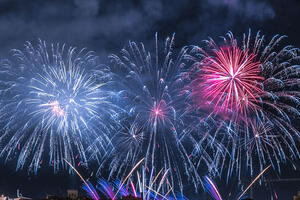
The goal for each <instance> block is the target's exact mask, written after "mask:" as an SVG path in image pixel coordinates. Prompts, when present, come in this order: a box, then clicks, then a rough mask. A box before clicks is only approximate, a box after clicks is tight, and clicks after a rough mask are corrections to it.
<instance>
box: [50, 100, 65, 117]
mask: <svg viewBox="0 0 300 200" xmlns="http://www.w3.org/2000/svg"><path fill="white" fill-rule="evenodd" d="M49 105H51V110H52V112H53V114H55V115H57V116H64V115H65V111H64V110H63V109H62V108H61V107H60V105H59V102H58V101H53V102H50V104H49Z"/></svg>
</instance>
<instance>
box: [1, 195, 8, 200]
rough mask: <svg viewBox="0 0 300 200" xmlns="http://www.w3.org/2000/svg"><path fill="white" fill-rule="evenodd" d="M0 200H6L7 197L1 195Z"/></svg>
mask: <svg viewBox="0 0 300 200" xmlns="http://www.w3.org/2000/svg"><path fill="white" fill-rule="evenodd" d="M0 200H8V197H6V196H4V195H3V194H2V195H1V196H0Z"/></svg>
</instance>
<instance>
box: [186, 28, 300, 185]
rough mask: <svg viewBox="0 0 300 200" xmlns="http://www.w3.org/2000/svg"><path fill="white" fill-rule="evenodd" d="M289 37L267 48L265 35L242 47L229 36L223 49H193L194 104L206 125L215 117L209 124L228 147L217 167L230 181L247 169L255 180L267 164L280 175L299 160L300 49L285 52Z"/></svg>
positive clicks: (220, 152) (210, 45) (218, 154)
mask: <svg viewBox="0 0 300 200" xmlns="http://www.w3.org/2000/svg"><path fill="white" fill-rule="evenodd" d="M284 37H285V36H278V35H276V36H274V37H273V38H272V39H271V41H270V42H269V43H266V44H265V37H264V36H260V34H259V32H258V33H257V34H256V36H255V37H254V40H252V37H251V34H250V31H249V34H248V35H246V34H244V37H243V40H242V43H241V45H239V43H238V41H237V40H236V39H235V38H234V36H233V34H232V33H231V32H229V33H228V34H227V36H226V37H223V43H222V44H221V45H218V44H217V43H216V42H215V41H214V40H212V39H210V40H208V41H206V44H207V47H205V48H200V47H194V48H193V49H192V50H191V53H190V55H191V56H190V60H192V61H193V62H194V65H193V67H192V70H191V72H190V79H191V80H192V82H191V83H190V85H189V87H188V88H189V91H190V92H191V95H190V97H191V101H192V105H193V107H194V108H196V109H197V111H196V112H202V113H203V111H206V112H207V113H208V114H206V115H204V116H202V119H203V121H206V122H207V119H211V118H214V123H211V122H207V123H210V124H211V125H213V127H214V128H211V129H210V131H211V133H210V134H212V135H214V138H215V140H218V141H219V143H220V144H222V145H224V147H225V148H222V149H217V151H216V152H215V153H214V155H215V156H213V157H214V160H213V163H214V164H212V166H213V167H214V168H215V169H216V170H217V171H222V170H223V169H225V168H226V169H228V173H227V179H228V177H229V176H230V174H232V172H233V171H236V172H237V173H238V175H239V177H240V175H241V169H243V168H246V169H247V168H250V171H251V175H252V174H253V171H254V169H255V167H254V166H255V165H254V163H256V162H257V163H258V165H259V170H260V171H261V170H262V169H263V168H264V166H265V165H267V164H271V165H272V166H273V168H277V169H279V170H280V166H279V165H280V163H282V162H286V161H288V160H297V159H299V158H300V154H299V150H298V149H299V136H300V135H299V132H298V130H297V129H296V128H295V127H294V126H293V124H294V123H293V119H295V118H296V117H299V115H300V112H299V97H300V88H299V56H298V54H299V49H298V48H294V47H292V46H284V47H281V48H280V46H279V44H280V42H281V40H282V39H283V38H284ZM212 132H213V133H212ZM224 149H226V152H224ZM225 154H227V155H229V156H228V157H227V156H226V155H225ZM226 166H227V167H226ZM256 170H257V169H256Z"/></svg>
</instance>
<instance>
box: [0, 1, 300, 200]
mask: <svg viewBox="0 0 300 200" xmlns="http://www.w3.org/2000/svg"><path fill="white" fill-rule="evenodd" d="M299 19H300V1H299V0H272V1H266V0H196V1H192V0H142V1H138V0H26V1H25V0H0V45H1V48H0V57H1V58H3V57H7V56H8V55H9V54H10V49H13V48H18V49H20V48H23V44H24V42H25V41H31V42H36V41H37V39H38V38H40V39H42V40H46V41H49V42H59V43H66V44H68V45H71V46H78V47H80V48H83V47H87V48H88V49H89V50H93V51H96V52H97V54H98V55H100V58H101V59H102V60H103V62H106V57H107V55H108V54H110V53H117V52H119V50H120V49H121V48H122V47H123V46H124V45H125V44H126V43H127V42H128V40H135V41H143V42H144V43H145V44H146V45H147V46H149V44H150V45H152V44H153V43H154V40H153V39H154V34H155V32H158V34H159V36H160V38H165V37H166V36H168V35H171V34H172V33H174V32H175V33H176V41H175V42H176V47H181V46H183V45H189V44H200V43H201V41H202V40H203V39H207V37H208V36H210V37H213V38H216V37H218V36H220V35H224V34H225V33H226V32H227V31H229V30H231V31H232V32H233V33H234V34H235V35H241V33H243V32H247V31H248V29H249V28H251V29H252V32H256V31H257V30H261V31H262V33H263V34H266V35H267V38H270V37H272V36H273V35H275V34H284V35H287V36H288V39H287V40H286V43H287V44H288V43H290V44H293V45H295V46H297V47H300V23H299ZM298 164H299V163H298ZM284 168H285V167H284ZM290 171H292V170H287V169H286V170H284V171H283V175H282V176H283V177H291V178H295V177H297V178H300V175H299V174H300V173H299V169H298V171H292V172H290ZM83 173H86V172H84V170H83ZM269 176H270V177H271V178H272V177H274V176H275V173H272V172H270V175H269ZM78 185H80V181H79V179H78V178H77V177H76V176H69V175H66V173H64V172H62V173H59V174H58V175H53V173H52V171H51V170H49V169H43V170H41V171H40V172H39V173H38V175H37V176H34V175H30V176H28V175H26V171H19V172H15V166H14V165H3V163H1V164H0V194H1V193H5V194H9V195H12V193H13V192H14V191H15V190H16V188H20V189H22V192H23V194H24V195H28V196H33V197H42V196H44V195H45V193H47V192H48V193H57V194H63V192H64V190H65V189H66V188H68V187H78ZM274 187H276V191H277V192H278V194H279V197H280V198H279V199H284V200H289V199H292V194H295V193H296V190H297V189H298V190H300V182H294V183H292V184H287V183H281V185H280V184H278V185H277V186H275V185H274ZM256 188H257V193H256V195H257V199H266V196H262V195H263V194H266V192H264V191H263V187H261V188H262V189H259V188H258V187H256ZM221 190H222V188H221ZM223 191H224V192H225V191H226V190H225V187H224V189H223Z"/></svg>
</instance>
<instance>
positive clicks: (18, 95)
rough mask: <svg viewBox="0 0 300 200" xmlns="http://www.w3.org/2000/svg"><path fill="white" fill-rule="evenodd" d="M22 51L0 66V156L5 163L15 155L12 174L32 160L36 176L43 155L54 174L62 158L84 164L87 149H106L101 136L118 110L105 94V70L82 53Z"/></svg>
mask: <svg viewBox="0 0 300 200" xmlns="http://www.w3.org/2000/svg"><path fill="white" fill-rule="evenodd" d="M25 47H26V48H25V51H20V50H13V52H14V57H13V60H12V61H8V60H6V61H2V65H1V68H2V75H1V76H2V80H3V82H2V85H1V106H2V108H1V110H0V112H1V118H0V119H1V125H3V127H2V128H3V132H2V133H1V137H0V141H1V143H3V144H5V145H4V147H3V149H2V150H1V155H2V156H3V155H6V160H9V159H11V158H13V157H14V156H15V155H16V154H18V164H17V169H19V168H23V167H24V165H25V164H26V161H30V160H31V161H30V164H29V166H30V167H29V168H30V169H33V170H34V171H35V172H36V171H37V169H38V168H39V166H40V165H41V164H42V161H43V157H42V155H43V154H44V152H45V151H46V152H47V151H48V152H49V156H50V158H49V164H50V165H51V166H53V167H54V170H55V171H56V170H57V169H59V167H60V166H65V163H64V162H63V161H62V159H63V158H65V159H66V160H68V161H69V162H71V163H72V164H74V163H75V162H76V163H78V164H86V163H87V159H86V155H85V148H86V146H87V145H90V144H91V143H100V144H101V146H102V147H106V148H108V146H109V145H110V142H109V139H108V137H106V133H107V132H108V131H109V130H110V129H111V128H112V127H113V125H112V124H113V123H114V122H115V121H116V120H115V119H116V117H117V115H118V111H119V110H120V109H118V108H117V107H116V106H114V104H112V102H111V97H112V95H113V93H112V92H110V91H108V90H107V85H108V83H109V81H110V77H111V73H110V72H109V69H108V68H107V67H105V66H103V65H100V64H98V61H97V57H96V56H94V54H93V53H92V52H85V50H84V49H83V50H80V51H79V52H77V51H76V48H71V47H70V48H69V49H68V50H65V45H62V46H60V45H58V44H57V45H50V48H47V46H46V43H44V42H40V43H39V45H38V47H37V48H35V47H33V46H32V44H31V43H27V44H26V45H25ZM99 136H100V137H99ZM96 138H98V140H96ZM104 141H105V142H104ZM102 150H103V151H105V150H104V148H103V149H102ZM102 150H99V151H102Z"/></svg>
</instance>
